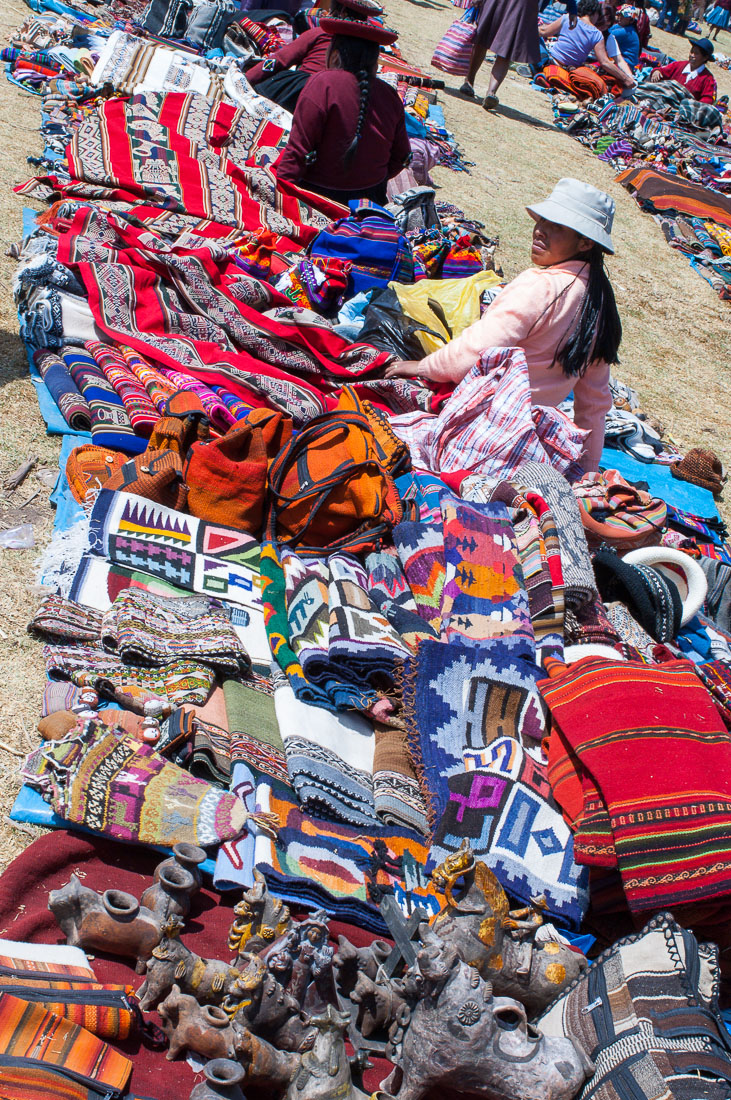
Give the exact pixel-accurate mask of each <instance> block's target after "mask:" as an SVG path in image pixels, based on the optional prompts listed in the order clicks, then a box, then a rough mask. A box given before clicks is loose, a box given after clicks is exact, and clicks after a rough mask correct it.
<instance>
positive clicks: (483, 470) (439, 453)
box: [391, 348, 587, 480]
mask: <svg viewBox="0 0 731 1100" xmlns="http://www.w3.org/2000/svg"><path fill="white" fill-rule="evenodd" d="M391 427H392V428H393V430H394V432H395V433H396V435H397V436H398V437H399V439H402V440H403V441H404V443H406V444H407V446H408V447H409V450H410V451H411V459H412V462H413V464H414V466H417V467H418V468H419V469H423V470H428V471H429V472H430V473H433V474H437V475H440V474H456V473H470V474H482V475H483V476H484V477H492V478H497V479H510V478H511V477H512V476H513V474H515V472H516V471H517V470H518V469H519V468H520V467H521V466H524V465H525V463H526V462H541V463H547V464H548V465H551V466H553V468H554V469H556V470H558V471H559V473H562V474H564V476H566V477H567V478H568V479H569V480H571V479H572V476H574V477H575V476H580V468H579V467H578V465H577V464H578V463H579V461H580V459H581V454H582V450H583V446H584V439H585V438H586V435H587V432H585V431H584V430H583V429H582V428H577V427H576V425H575V424H574V423H573V421H571V420H570V419H569V418H568V417H567V416H566V415H565V414H564V413H562V412H559V410H558V409H554V408H551V407H544V406H542V405H540V406H536V407H535V408H534V407H533V405H532V401H531V389H530V379H529V377H528V365H527V363H526V361H525V355H524V354H523V352H522V350H521V349H520V348H491V349H490V350H489V351H486V352H484V353H483V355H482V356H481V357H480V360H479V362H478V363H477V364H476V365H475V366H474V367H473V368H472V370H470V371H469V372H468V373H467V374H466V375H465V377H464V378H463V379H462V381H461V382H460V383H459V385H458V386H457V388H456V389H455V391H454V393H453V394H451V396H450V397H449V399H448V400H447V401H446V402H445V404H444V405H443V406H442V409H441V411H440V412H439V414H438V415H436V416H435V415H434V414H432V413H423V412H415V413H404V414H403V415H402V416H395V417H393V419H392V420H391Z"/></svg>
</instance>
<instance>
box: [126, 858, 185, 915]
mask: <svg viewBox="0 0 731 1100" xmlns="http://www.w3.org/2000/svg"><path fill="white" fill-rule="evenodd" d="M197 891H198V885H197V883H196V881H195V878H194V877H193V875H192V874H191V873H190V871H188V870H186V868H185V867H181V866H180V864H178V863H176V862H175V860H174V859H165V860H163V862H162V863H161V864H160V865H159V866H158V867H157V868H156V870H155V881H154V882H153V883H152V884H151V885H150V886H148V887H147V889H146V890H145V892H144V894H143V895H142V897H141V898H140V901H141V903H142V905H144V906H146V907H147V908H148V909H150V910H151V911H152V912H153V913H154V914H155V916H156V917H157V918H158V920H160V921H164V920H165V919H166V918H167V917H171V916H178V917H187V916H188V913H189V912H190V902H191V898H192V897H193V895H194V894H195V893H197Z"/></svg>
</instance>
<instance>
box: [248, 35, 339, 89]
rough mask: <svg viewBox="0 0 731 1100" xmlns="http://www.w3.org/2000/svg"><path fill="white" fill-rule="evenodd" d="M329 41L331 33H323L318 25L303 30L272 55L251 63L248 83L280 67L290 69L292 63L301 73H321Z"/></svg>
mask: <svg viewBox="0 0 731 1100" xmlns="http://www.w3.org/2000/svg"><path fill="white" fill-rule="evenodd" d="M331 43H332V35H330V34H325V32H324V31H321V30H320V28H319V27H313V28H312V30H311V31H305V32H304V34H300V35H298V36H297V38H293V39H292V41H291V42H289V43H288V44H287V45H286V46H282V48H281V50H277V52H276V53H275V54H274V56H273V57H268V58H267V59H266V61H259V62H258V64H256V65H253V66H252V68H250V69H249V70H248V72H247V74H246V79H247V80H248V82H249V84H258V83H259V81H260V80H263V79H264V78H265V77H267V76H272V75H273V74H274V73H278V72H281V70H282V69H291V68H292V66H293V65H294V67H295V68H296V69H299V70H300V72H303V73H321V72H322V71H323V69H325V68H327V58H328V54H329V52H330V45H331ZM271 62H274V64H273V65H272V64H271ZM268 63H269V64H268Z"/></svg>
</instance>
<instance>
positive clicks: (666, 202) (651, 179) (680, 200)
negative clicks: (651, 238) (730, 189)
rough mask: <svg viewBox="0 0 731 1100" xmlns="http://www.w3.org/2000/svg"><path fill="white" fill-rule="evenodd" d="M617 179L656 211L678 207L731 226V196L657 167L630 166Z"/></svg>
mask: <svg viewBox="0 0 731 1100" xmlns="http://www.w3.org/2000/svg"><path fill="white" fill-rule="evenodd" d="M617 179H618V180H619V182H620V183H621V184H623V185H624V186H625V187H626V188H627V190H628V191H630V192H631V193H632V194H633V195H634V197H635V198H636V199H637V201H638V203H639V204H640V206H642V207H644V208H645V209H649V210H651V211H652V212H653V213H662V212H664V211H665V210H674V211H676V213H678V214H690V216H691V217H693V218H704V219H705V220H706V221H709V220H710V221H713V222H717V223H718V224H719V225H725V226H726V228H727V229H731V196H729V195H722V194H721V193H720V192H719V191H712V190H711V189H710V188H709V187H703V186H702V185H701V184H700V183H691V182H690V180H687V179H684V178H683V177H682V176H674V175H671V174H670V173H669V172H658V171H656V170H655V169H653V168H627V169H626V170H625V171H624V172H620V173H619V175H618V176H617Z"/></svg>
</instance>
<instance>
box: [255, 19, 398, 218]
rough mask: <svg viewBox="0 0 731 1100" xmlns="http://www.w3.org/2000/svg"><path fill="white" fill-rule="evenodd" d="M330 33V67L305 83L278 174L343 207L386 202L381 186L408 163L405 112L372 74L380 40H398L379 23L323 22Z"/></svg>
mask: <svg viewBox="0 0 731 1100" xmlns="http://www.w3.org/2000/svg"><path fill="white" fill-rule="evenodd" d="M320 26H321V27H322V29H323V30H325V31H327V32H328V33H329V34H332V35H333V36H334V37H333V40H332V45H331V47H330V57H329V61H328V68H327V70H326V71H325V72H322V73H315V74H314V75H313V76H311V77H310V78H309V80H308V81H307V84H306V85H305V87H304V89H303V91H302V93H301V94H300V97H299V99H298V101H297V107H296V110H295V112H294V122H293V124H292V132H291V134H290V136H289V141H288V143H287V146H286V148H285V149H284V151H283V153H282V155H281V157H280V158H279V161H278V163H277V166H276V173H277V176H278V177H279V178H280V179H282V180H289V181H290V182H291V183H297V184H299V185H300V186H301V187H304V188H305V189H306V190H308V191H316V192H317V193H318V194H320V195H325V196H327V197H328V198H332V199H335V200H336V201H337V202H341V203H343V204H344V205H345V204H347V203H348V202H349V201H350V200H351V199H362V198H364V199H371V200H372V201H373V202H377V203H381V204H383V203H384V202H385V201H386V184H387V183H388V181H389V179H390V178H391V177H392V176H395V175H397V174H398V173H399V172H400V171H401V169H402V168H404V167H405V165H406V164H408V162H409V160H410V159H411V148H410V145H409V139H408V137H407V135H406V119H405V116H404V108H403V104H402V102H401V99H400V98H399V95H398V93H397V92H395V91H394V89H393V88H391V87H390V85H388V84H386V83H385V81H383V80H379V79H378V77H377V76H376V71H377V69H378V48H379V43H381V44H383V45H386V44H390V43H391V42H395V40H396V37H397V35H396V34H395V32H393V31H389V30H387V29H386V28H385V27H382V26H381V25H380V24H378V23H374V22H371V21H368V22H367V23H354V22H352V21H349V20H348V21H346V20H343V19H332V18H323V19H322V20H321V22H320Z"/></svg>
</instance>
